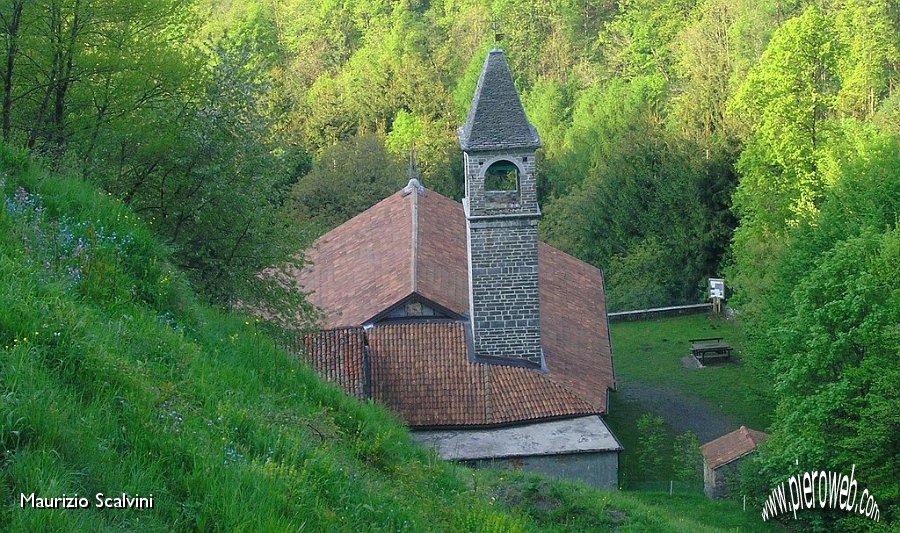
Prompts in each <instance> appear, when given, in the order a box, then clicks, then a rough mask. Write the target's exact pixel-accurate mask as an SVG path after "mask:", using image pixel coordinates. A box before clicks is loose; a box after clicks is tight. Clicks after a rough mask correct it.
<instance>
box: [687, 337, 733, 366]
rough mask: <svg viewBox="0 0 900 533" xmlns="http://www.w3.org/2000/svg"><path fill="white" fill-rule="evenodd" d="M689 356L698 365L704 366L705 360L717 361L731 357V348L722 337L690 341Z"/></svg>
mask: <svg viewBox="0 0 900 533" xmlns="http://www.w3.org/2000/svg"><path fill="white" fill-rule="evenodd" d="M690 343H691V355H693V356H694V357H695V358H696V359H697V360H698V361H700V364H705V363H706V360H707V359H710V360H712V361H718V360H721V359H728V358H730V357H731V346H729V344H728V343H727V342H725V339H723V338H722V337H708V338H704V339H690Z"/></svg>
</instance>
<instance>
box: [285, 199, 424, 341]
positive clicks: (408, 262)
mask: <svg viewBox="0 0 900 533" xmlns="http://www.w3.org/2000/svg"><path fill="white" fill-rule="evenodd" d="M411 196H415V195H411ZM412 207H413V204H412V202H410V201H407V199H406V198H404V196H403V193H402V191H401V192H397V193H396V194H393V195H391V196H388V197H387V198H385V199H384V200H382V201H381V202H378V203H377V204H375V205H374V206H372V207H370V208H369V209H367V210H366V211H364V212H362V213H360V214H359V215H357V216H355V217H354V218H352V219H350V220H348V221H347V222H345V223H344V224H341V225H340V226H338V227H336V228H334V229H333V230H331V231H329V232H328V233H326V234H325V235H323V236H322V237H320V238H319V240H317V241H316V243H315V244H314V245H313V246H312V248H310V249H309V250H307V251H306V255H305V258H306V260H307V261H308V262H309V264H308V266H307V267H305V268H304V269H303V271H302V272H299V273H296V274H297V277H298V279H299V281H300V283H301V284H302V285H303V287H304V288H306V289H308V290H311V291H314V292H313V293H312V294H311V295H310V296H309V302H310V303H312V304H313V305H315V306H316V307H318V308H319V309H321V310H322V311H324V312H325V315H326V316H325V326H326V327H328V328H337V327H345V326H359V325H360V324H363V323H364V322H366V321H367V320H369V319H370V318H372V317H373V316H375V315H377V314H378V313H380V312H381V311H383V310H385V309H386V308H388V307H390V306H392V305H394V304H396V303H398V302H399V301H400V300H402V299H403V298H404V297H406V296H408V295H409V294H410V293H411V292H412V290H413V289H412V286H413V284H412V275H411V272H412V270H411V269H412V249H413V248H412V227H413V224H412Z"/></svg>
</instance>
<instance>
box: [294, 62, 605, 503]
mask: <svg viewBox="0 0 900 533" xmlns="http://www.w3.org/2000/svg"><path fill="white" fill-rule="evenodd" d="M459 143H460V147H461V149H462V151H463V155H464V168H465V198H464V199H463V202H462V204H460V203H458V202H456V201H454V200H451V199H449V198H447V197H445V196H442V195H440V194H438V193H436V192H434V191H431V190H428V189H426V188H425V187H423V186H421V185H420V184H419V183H418V181H417V180H415V179H412V180H410V183H409V185H407V186H406V187H405V188H404V189H402V190H400V191H398V192H397V193H395V194H393V195H391V196H389V197H388V198H385V199H384V200H382V201H381V202H379V203H377V204H375V205H374V206H372V207H371V208H370V209H368V210H366V211H364V212H363V213H361V214H359V215H357V216H356V217H354V218H353V219H351V220H349V221H347V222H346V223H344V224H342V225H340V226H338V227H337V228H335V229H333V230H331V231H330V232H328V233H326V234H325V235H324V236H322V237H321V238H320V239H319V240H318V241H316V243H315V244H314V245H313V247H312V248H311V249H310V250H308V251H307V252H306V258H307V260H308V261H309V265H308V266H307V267H305V268H304V269H303V270H302V271H299V272H296V273H294V274H295V275H296V276H297V279H298V281H299V282H300V284H301V285H302V286H303V287H304V288H305V290H307V291H309V298H308V299H309V301H310V303H312V304H314V305H316V306H317V307H318V308H319V309H321V310H322V311H323V313H324V316H325V318H324V327H325V329H323V330H322V331H321V332H319V333H317V334H314V335H309V336H307V337H306V338H305V339H304V346H303V348H304V350H303V351H304V352H305V353H304V357H306V358H308V360H309V361H310V363H311V364H312V365H313V366H314V367H315V368H316V369H317V370H318V372H319V373H320V374H321V375H322V376H323V377H325V378H326V379H328V380H330V381H333V382H334V383H336V384H338V385H340V386H341V387H342V388H343V389H344V390H345V391H346V392H347V393H348V394H351V395H354V396H356V397H358V398H361V399H372V400H374V401H376V402H379V403H382V404H384V405H386V406H387V407H388V408H389V409H391V410H392V411H394V412H395V413H396V414H397V415H398V416H399V417H400V418H401V419H402V420H404V421H405V423H406V424H407V425H408V426H409V427H410V430H411V432H412V435H413V437H414V438H415V439H416V440H418V441H420V442H422V443H423V444H425V445H427V446H431V447H433V448H434V449H435V450H436V451H437V453H438V454H439V455H440V457H442V458H444V459H448V460H454V461H462V462H465V463H467V464H471V465H474V466H491V465H493V466H503V467H508V468H515V469H526V470H532V471H538V472H543V473H546V474H549V475H553V476H558V477H566V478H576V479H581V480H583V481H585V482H587V483H589V484H592V485H595V486H599V487H607V488H616V487H617V486H618V452H619V451H621V449H622V447H621V445H620V444H619V442H618V440H617V439H616V438H615V436H614V435H613V434H612V432H611V431H610V430H609V428H608V427H607V425H606V422H605V421H604V418H603V417H604V415H605V414H606V412H607V406H608V395H609V391H610V390H614V389H615V376H614V373H613V363H612V350H611V345H610V340H609V326H608V322H607V316H606V297H605V293H604V287H603V275H602V273H601V272H600V270H598V269H597V268H595V267H593V266H591V265H589V264H587V263H584V262H583V261H580V260H578V259H576V258H575V257H572V256H570V255H568V254H566V253H563V252H561V251H559V250H557V249H555V248H553V247H551V246H548V245H546V244H544V243H542V242H539V240H538V231H537V224H538V219H539V218H540V216H541V212H540V208H539V206H538V201H537V187H536V176H535V150H536V149H538V148H540V146H541V141H540V138H539V137H538V134H537V131H536V130H535V129H534V127H533V126H532V125H531V124H530V123H529V122H528V119H527V117H526V116H525V111H524V109H523V107H522V103H521V101H520V100H519V95H518V93H517V92H516V88H515V85H514V84H513V79H512V75H511V73H510V71H509V66H508V64H507V61H506V58H505V57H504V54H503V52H502V50H499V49H494V50H492V51H491V52H490V53H489V54H488V56H487V59H486V61H485V64H484V69H483V71H482V73H481V78H480V79H479V81H478V86H477V88H476V91H475V96H474V100H473V102H472V107H471V110H470V112H469V116H468V118H467V120H466V122H465V124H464V125H463V126H462V127H461V128H460V129H459Z"/></svg>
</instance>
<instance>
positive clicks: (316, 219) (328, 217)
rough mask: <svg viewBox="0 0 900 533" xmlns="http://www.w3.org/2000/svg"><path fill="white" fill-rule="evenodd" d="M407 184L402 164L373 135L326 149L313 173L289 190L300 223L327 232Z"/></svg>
mask: <svg viewBox="0 0 900 533" xmlns="http://www.w3.org/2000/svg"><path fill="white" fill-rule="evenodd" d="M405 184H406V172H405V171H404V167H403V165H402V164H401V163H400V162H399V161H398V160H397V159H395V158H394V157H393V156H391V155H390V154H389V153H388V152H387V150H386V149H385V147H384V142H383V141H382V139H381V138H379V137H378V136H376V135H373V134H365V135H360V136H357V137H353V138H351V139H350V140H348V141H343V142H339V143H337V144H335V145H334V146H332V147H330V148H327V149H325V150H324V151H323V152H322V155H321V156H320V157H319V159H318V161H317V162H316V164H315V165H314V166H313V169H312V171H311V172H310V173H309V174H307V175H306V176H303V177H302V178H301V179H300V181H299V182H297V184H296V185H294V187H293V189H292V197H293V203H292V206H293V210H294V213H295V216H297V217H299V219H300V220H304V221H308V222H312V223H314V224H316V226H317V227H318V228H320V230H322V231H326V230H329V229H331V228H333V227H335V226H337V225H339V224H341V223H342V222H344V221H346V220H349V219H350V218H353V217H354V216H356V215H357V214H359V213H361V212H363V211H365V210H366V209H368V208H369V207H371V206H372V205H374V204H375V203H377V202H379V201H381V200H382V199H384V198H386V197H388V196H390V195H391V194H393V193H395V192H397V191H399V190H400V188H402V187H403V186H404V185H405Z"/></svg>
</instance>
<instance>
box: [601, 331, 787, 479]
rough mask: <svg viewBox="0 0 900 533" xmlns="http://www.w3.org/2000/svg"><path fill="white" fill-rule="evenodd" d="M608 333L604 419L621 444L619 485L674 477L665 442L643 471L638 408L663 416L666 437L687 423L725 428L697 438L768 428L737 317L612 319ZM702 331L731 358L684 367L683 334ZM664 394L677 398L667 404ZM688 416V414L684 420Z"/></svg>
mask: <svg viewBox="0 0 900 533" xmlns="http://www.w3.org/2000/svg"><path fill="white" fill-rule="evenodd" d="M611 335H612V343H613V361H614V364H615V371H616V378H617V380H618V385H619V387H618V392H616V393H613V394H611V395H610V409H609V416H608V417H607V420H608V421H609V424H610V426H611V427H612V429H613V431H614V432H615V434H616V436H617V437H618V438H619V440H620V441H621V442H622V445H623V446H624V447H625V451H624V452H623V453H622V455H621V457H620V483H621V485H622V486H623V488H627V489H635V488H641V489H646V488H648V487H653V488H654V490H662V489H663V488H664V486H666V485H667V483H668V480H671V479H673V478H674V477H675V476H674V473H673V468H672V466H673V464H672V454H673V451H672V449H671V448H667V449H665V450H662V455H663V467H662V468H660V469H652V470H651V469H648V468H646V466H645V465H643V464H642V463H641V462H640V461H639V459H638V450H639V446H640V444H639V440H638V439H639V437H640V432H639V431H638V425H637V424H638V420H639V419H640V417H641V416H642V415H644V414H648V413H649V414H656V415H659V416H661V417H662V418H663V419H664V420H665V421H666V428H665V429H666V432H667V434H668V437H669V440H670V441H671V439H674V437H675V436H676V435H678V434H680V433H682V432H684V431H686V429H687V428H686V427H685V425H686V424H687V425H688V427H690V426H691V425H693V427H694V432H695V433H698V434H699V433H702V432H701V431H699V430H698V428H699V429H707V428H708V427H710V426H715V427H722V428H725V429H722V430H721V431H717V432H714V433H715V435H713V436H709V435H707V436H706V437H705V438H701V439H700V444H703V443H704V442H705V441H708V440H711V439H712V438H714V437H715V436H718V434H719V433H721V432H725V431H730V430H732V429H736V428H737V427H739V426H740V425H746V426H748V427H752V428H754V429H758V430H761V431H765V429H766V428H767V427H768V425H769V420H770V416H771V412H772V402H771V400H770V399H769V395H768V393H769V389H768V384H767V383H766V382H765V381H763V380H761V379H759V378H758V377H757V376H756V373H755V372H754V371H753V368H751V367H750V366H749V365H747V364H744V361H743V359H742V357H741V346H742V345H743V341H744V336H743V332H742V330H741V327H740V324H739V323H737V322H735V321H725V320H722V319H719V318H710V317H709V315H706V314H699V315H691V316H684V317H675V318H665V319H657V320H647V321H636V322H620V323H613V324H612V325H611ZM702 337H723V338H724V339H725V340H726V341H727V342H729V343H730V344H731V345H732V346H733V347H734V348H735V355H734V357H733V358H732V361H731V362H728V363H721V364H716V365H709V366H707V367H705V368H685V366H684V365H683V363H682V359H683V358H684V357H685V356H687V355H688V354H689V353H690V342H689V339H692V338H702ZM667 399H673V400H677V402H676V401H673V402H672V403H665V402H666V400H667ZM686 406H690V407H695V408H696V410H697V411H700V414H699V415H698V416H695V415H694V414H691V415H689V416H687V415H686V414H685V412H684V411H685V410H686V409H685V407H686ZM686 416H687V417H688V418H690V417H694V418H693V419H690V420H688V421H685V418H686ZM713 423H715V424H713ZM707 433H710V431H707Z"/></svg>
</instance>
